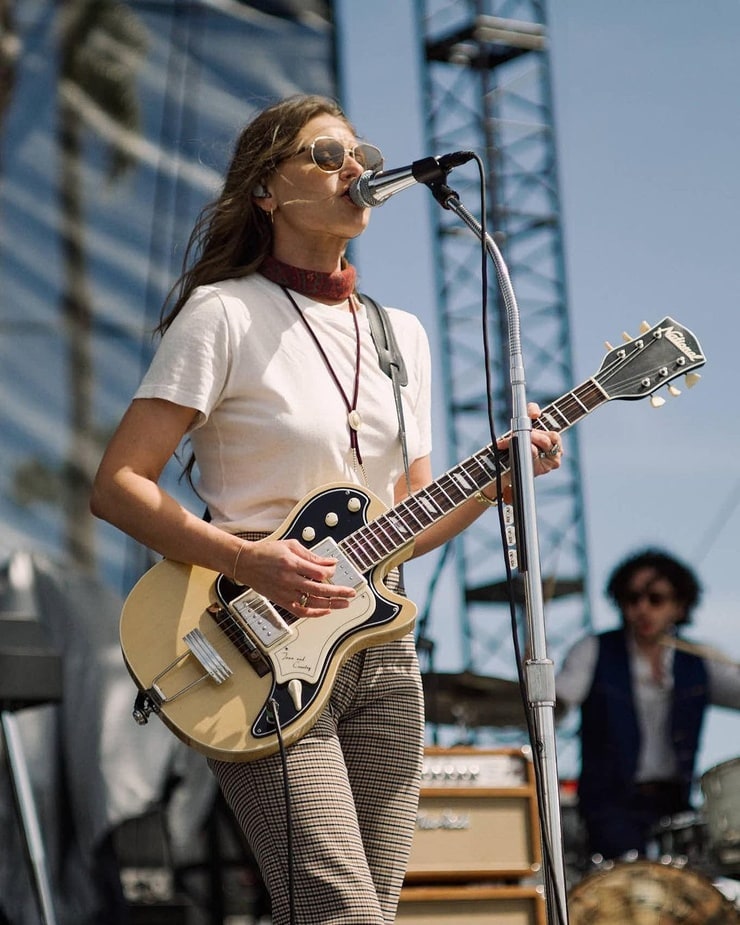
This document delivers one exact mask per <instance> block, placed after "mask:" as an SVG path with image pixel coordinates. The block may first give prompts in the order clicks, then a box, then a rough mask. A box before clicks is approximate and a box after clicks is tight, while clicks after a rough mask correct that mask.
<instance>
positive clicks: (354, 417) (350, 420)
mask: <svg viewBox="0 0 740 925" xmlns="http://www.w3.org/2000/svg"><path fill="white" fill-rule="evenodd" d="M280 288H281V289H282V290H283V292H284V293H285V295H286V296H287V297H288V300H289V302H290V304H291V305H292V306H293V308H294V309H295V310H296V312H297V313H298V317H299V318H300V319H301V321H302V322H303V324H304V326H305V328H306V330H307V331H308V333H309V334H310V335H311V337H312V338H313V342H314V343H315V344H316V347H317V349H318V351H319V353H320V354H321V357H322V359H323V361H324V365H325V366H326V368H327V369H328V370H329V374H330V376H331V377H332V379H333V380H334V384H335V385H336V387H337V390H338V391H339V394H340V395H341V396H342V400H343V401H344V406H345V408H346V409H347V426H348V428H349V445H350V450H351V451H352V468H353V469H354V471H355V472H359V473H360V475H361V476H362V481H363V484H365V485H367V484H368V482H367V475H366V473H365V467H364V466H363V464H362V455H361V453H360V444H359V439H358V431H359V430H360V428H361V427H362V417H361V416H360V412H359V411H358V410H357V397H358V395H359V392H360V325H359V323H358V321H357V310H356V308H355V305H354V302H353V301H352V296H349V298H348V299H347V302H348V304H349V311H350V314H351V315H352V321H353V322H354V326H355V345H356V347H355V381H354V386H353V389H352V400H351V401H350V399H349V398H348V397H347V393H346V392H345V391H344V388H343V387H342V383H341V382H340V381H339V377H338V376H337V374H336V372H335V371H334V367H333V366H332V365H331V361H330V359H329V357H328V356H327V354H326V351H325V350H324V348H323V347H322V346H321V341H320V340H319V339H318V337H317V336H316V332H315V331H314V329H313V328H312V327H311V325H310V324H309V323H308V318H306V316H305V315H304V314H303V312H302V311H301V309H300V308H299V306H298V303H297V302H296V300H295V299H294V298H293V296H292V295H291V293H290V291H289V290H288V289H287V288H286V287H285V286H281V287H280Z"/></svg>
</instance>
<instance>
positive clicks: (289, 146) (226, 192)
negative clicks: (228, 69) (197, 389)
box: [157, 94, 352, 334]
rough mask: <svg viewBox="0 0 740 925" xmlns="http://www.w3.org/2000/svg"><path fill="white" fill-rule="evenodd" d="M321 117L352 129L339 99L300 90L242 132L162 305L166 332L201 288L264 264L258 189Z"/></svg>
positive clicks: (265, 233)
mask: <svg viewBox="0 0 740 925" xmlns="http://www.w3.org/2000/svg"><path fill="white" fill-rule="evenodd" d="M321 115H330V116H336V117H337V118H340V119H343V120H344V121H345V122H346V123H347V125H348V126H349V128H350V129H352V126H351V124H350V122H349V120H348V119H347V116H346V115H345V114H344V112H343V111H342V109H341V107H340V106H339V104H338V103H337V102H336V101H335V100H332V99H329V98H328V97H324V96H315V95H304V94H299V95H296V96H291V97H288V98H286V99H284V100H281V101H280V102H278V103H275V104H274V105H272V106H269V107H268V108H267V109H264V110H262V112H260V113H259V114H258V115H257V116H256V117H255V118H254V119H253V120H252V121H251V122H250V123H248V124H247V125H246V126H245V128H244V129H243V130H242V132H241V134H240V135H239V137H238V139H237V142H236V146H235V149H234V154H233V156H232V158H231V163H230V165H229V167H228V170H227V173H226V179H225V180H224V185H223V188H222V190H221V193H220V194H219V196H218V197H217V198H216V199H215V200H213V201H212V202H211V203H209V204H208V205H206V206H205V207H204V208H203V209H202V211H201V213H200V215H199V217H198V220H197V221H196V223H195V226H194V228H193V231H192V233H191V235H190V238H189V240H188V245H187V247H186V249H185V257H184V260H183V272H182V274H181V275H180V277H179V279H178V280H177V281H176V282H175V284H174V286H173V287H172V289H171V290H170V291H169V293H168V295H167V298H166V299H165V302H164V305H163V306H162V313H161V317H160V321H159V325H158V327H157V330H158V331H159V333H160V334H161V333H164V331H166V330H167V328H168V327H169V326H170V324H171V323H172V321H173V320H174V319H175V317H176V316H177V315H178V313H179V312H180V310H181V309H182V307H183V305H184V304H185V302H186V301H187V300H188V298H189V296H190V294H191V293H192V291H193V290H194V289H195V288H196V287H197V286H204V285H207V284H208V283H215V282H217V281H218V280H222V279H233V278H234V277H238V276H246V275H247V274H249V273H253V272H254V271H255V270H256V269H257V267H259V265H260V264H261V263H262V261H263V260H264V258H265V257H266V256H267V254H268V253H269V252H270V250H271V248H272V223H271V221H270V218H269V216H268V215H267V213H266V212H265V211H264V210H262V209H260V208H259V206H257V205H256V204H255V202H254V192H255V188H256V187H257V185H258V184H260V183H264V182H265V181H266V180H267V178H268V177H269V175H270V174H271V173H272V171H273V170H274V169H275V168H276V167H277V165H278V164H279V163H280V162H281V161H283V160H285V159H286V158H287V157H290V155H291V154H293V153H294V151H295V141H296V138H297V136H298V133H299V132H300V131H301V129H302V128H303V126H304V125H305V124H306V123H307V122H309V121H310V120H311V119H313V118H315V117H316V116H321ZM191 261H192V265H191V266H189V267H188V264H190V263H191ZM169 305H172V308H171V309H170V310H169V311H168V306H169Z"/></svg>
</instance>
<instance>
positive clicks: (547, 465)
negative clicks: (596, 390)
mask: <svg viewBox="0 0 740 925" xmlns="http://www.w3.org/2000/svg"><path fill="white" fill-rule="evenodd" d="M527 412H528V414H529V416H530V418H532V420H533V421H536V420H537V419H538V418H539V417H540V414H541V413H542V412H541V411H540V407H539V405H537V404H536V403H535V402H529V404H528V405H527ZM510 440H511V438H510V437H502V438H501V439H500V440H499V441H498V444H497V445H498V448H499V449H500V450H505V449H508V447H509V443H510ZM531 440H532V460H533V468H534V474H535V475H536V476H537V475H544V474H545V473H546V472H552V470H553V469H559V468H560V464H561V462H562V459H563V435H562V434H561V433H558V431H556V430H540V429H539V428H535V427H533V428H532V432H531ZM507 482H508V480H507V481H506V482H505V484H504V501H505V502H506V503H507V504H508V503H510V502H511V487H510V486H509V485H508V484H507Z"/></svg>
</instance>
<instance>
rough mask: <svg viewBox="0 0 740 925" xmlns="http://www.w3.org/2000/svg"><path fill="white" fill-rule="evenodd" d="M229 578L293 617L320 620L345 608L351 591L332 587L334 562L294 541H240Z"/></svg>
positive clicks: (353, 596)
mask: <svg viewBox="0 0 740 925" xmlns="http://www.w3.org/2000/svg"><path fill="white" fill-rule="evenodd" d="M242 543H243V546H242V548H241V551H240V552H239V553H238V559H237V560H236V570H235V574H234V576H233V578H234V579H235V581H237V582H239V583H240V584H244V585H249V587H250V588H253V589H254V590H255V591H256V592H257V593H258V594H262V595H264V596H265V597H266V598H268V599H269V600H270V601H272V603H273V604H278V605H279V606H280V607H283V608H285V609H286V610H289V611H290V612H291V613H293V614H295V615H296V616H297V617H322V616H325V615H326V614H329V613H331V612H332V611H333V610H342V609H344V608H346V607H349V604H350V602H351V601H352V600H353V599H354V598H355V596H356V594H355V590H354V588H349V587H346V586H344V585H334V584H332V583H331V579H332V578H333V577H334V572H335V569H336V559H332V558H327V557H325V556H317V555H316V554H315V553H313V552H311V550H310V549H307V548H306V547H305V546H303V545H302V544H301V543H299V542H298V540H258V541H256V542H249V541H247V540H242Z"/></svg>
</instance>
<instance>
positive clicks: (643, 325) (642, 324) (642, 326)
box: [640, 321, 650, 334]
mask: <svg viewBox="0 0 740 925" xmlns="http://www.w3.org/2000/svg"><path fill="white" fill-rule="evenodd" d="M649 330H650V325H649V324H648V323H647V321H641V322H640V334H647V332H648V331H649Z"/></svg>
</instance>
